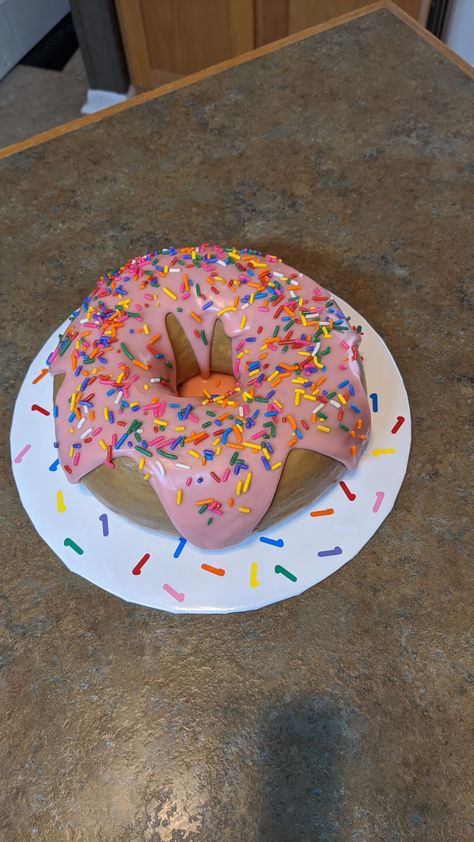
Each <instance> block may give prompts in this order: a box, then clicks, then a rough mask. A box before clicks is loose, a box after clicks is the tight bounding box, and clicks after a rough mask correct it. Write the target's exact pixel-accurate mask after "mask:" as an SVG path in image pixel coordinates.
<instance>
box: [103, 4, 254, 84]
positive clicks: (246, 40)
mask: <svg viewBox="0 0 474 842" xmlns="http://www.w3.org/2000/svg"><path fill="white" fill-rule="evenodd" d="M116 6H117V11H118V15H119V20H120V28H121V31H122V37H123V40H124V45H125V51H126V54H127V61H128V65H129V70H130V76H131V79H132V82H133V83H134V84H135V85H136V86H137V87H141V88H152V87H155V86H156V85H159V84H162V83H163V82H165V81H169V80H171V79H174V78H176V77H178V76H182V75H184V74H187V73H194V72H195V71H196V70H201V69H202V68H204V67H209V66H210V65H212V64H217V63H218V62H220V61H224V60H225V59H228V58H231V57H232V56H236V55H239V54H240V53H244V52H247V50H252V49H253V48H254V46H255V40H254V9H253V6H254V4H253V0H116Z"/></svg>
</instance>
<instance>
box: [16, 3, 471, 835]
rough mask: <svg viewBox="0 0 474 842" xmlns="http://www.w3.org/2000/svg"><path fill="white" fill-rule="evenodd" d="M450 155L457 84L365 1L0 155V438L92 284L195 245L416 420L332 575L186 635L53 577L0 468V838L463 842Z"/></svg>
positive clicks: (466, 305)
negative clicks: (292, 315)
mask: <svg viewBox="0 0 474 842" xmlns="http://www.w3.org/2000/svg"><path fill="white" fill-rule="evenodd" d="M472 141H473V138H472V82H471V81H470V80H469V78H468V76H467V75H465V74H464V73H463V72H462V71H461V70H460V69H459V68H458V67H456V66H455V65H454V64H453V63H451V62H450V61H449V60H448V59H447V58H445V57H444V56H442V55H441V54H440V53H438V52H437V51H436V50H435V49H434V48H433V47H432V46H431V45H429V44H427V43H426V42H425V41H424V40H422V39H421V38H420V37H419V36H418V35H417V34H416V33H415V32H413V31H412V30H411V29H410V28H408V27H407V26H406V25H405V23H403V22H402V21H400V20H399V19H398V18H397V17H395V16H394V15H393V14H392V13H390V12H388V11H385V10H382V11H377V12H375V13H372V14H370V15H367V16H365V17H361V18H359V19H356V20H354V21H352V22H350V23H348V24H346V25H344V26H340V27H338V28H335V29H331V30H329V31H326V32H323V33H321V34H318V35H314V36H311V37H309V38H307V39H305V40H301V41H298V42H296V43H294V44H292V45H290V46H287V47H285V48H284V49H280V50H277V51H275V52H272V53H269V54H267V55H265V56H263V57H260V58H258V59H256V60H254V61H251V62H250V63H246V64H242V65H240V66H237V67H235V68H233V69H230V70H228V71H226V72H223V73H221V74H219V75H217V76H213V77H210V78H207V79H204V80H203V81H201V82H199V83H197V84H194V85H192V86H188V87H185V88H182V89H181V90H177V91H175V92H173V93H170V94H168V95H166V96H163V97H160V98H158V99H156V100H154V101H151V102H148V103H147V104H144V105H140V106H137V107H135V108H131V109H129V110H127V111H125V112H123V113H121V114H118V115H116V116H113V117H108V118H107V119H104V120H102V121H100V122H98V123H95V124H93V125H90V126H88V127H84V128H81V129H80V130H78V131H75V132H73V133H71V134H68V135H65V136H63V137H61V138H59V139H56V140H52V141H50V142H49V143H46V144H43V145H40V146H37V147H35V148H33V149H31V150H28V151H25V152H21V153H19V154H16V155H14V156H12V157H10V158H7V159H5V160H4V161H2V162H0V172H1V184H2V201H1V210H0V216H1V231H2V235H1V237H2V248H1V258H0V259H1V263H2V278H3V280H2V292H3V309H2V312H3V314H4V320H3V329H2V334H3V336H2V340H3V341H2V367H1V379H2V390H3V391H2V425H3V426H2V430H3V438H4V441H7V440H8V432H9V427H10V422H11V410H12V404H13V401H14V398H15V395H16V393H17V391H18V389H19V386H20V384H21V382H22V379H23V377H24V375H25V372H26V369H27V367H28V365H29V362H30V360H31V358H32V356H33V355H34V354H35V353H36V351H37V350H38V349H39V348H40V347H41V345H42V343H43V342H44V341H45V340H46V338H47V337H48V336H49V335H50V334H51V333H52V332H53V330H54V329H55V328H56V327H57V326H58V325H59V324H60V323H61V322H62V320H63V319H64V317H65V315H66V314H68V313H69V312H70V311H71V309H72V307H73V306H75V305H76V303H77V302H78V301H79V300H80V299H81V297H82V296H83V294H85V293H86V292H88V291H89V289H90V287H91V285H92V282H93V281H95V278H96V277H97V275H98V274H99V273H100V272H102V271H103V270H106V269H109V268H111V267H114V266H116V265H117V264H120V263H121V262H123V261H124V259H125V258H127V257H128V256H130V255H132V254H138V253H143V252H145V251H147V250H148V249H151V248H153V247H156V246H157V245H167V244H180V245H183V244H188V243H190V242H201V241H203V240H210V239H211V240H216V241H220V242H223V243H229V244H236V245H247V244H248V245H252V246H254V247H257V248H261V249H263V250H264V251H266V252H271V253H278V254H279V255H281V256H282V257H285V258H286V260H287V261H288V262H289V263H290V264H292V265H294V266H297V267H298V268H300V269H302V270H303V271H305V272H307V273H308V274H310V275H312V276H313V277H314V276H316V277H318V278H320V279H321V281H322V283H323V284H324V285H327V286H329V287H330V288H334V290H335V291H337V292H338V293H339V294H340V295H341V297H342V298H344V299H346V300H348V301H350V302H351V303H352V304H353V306H354V307H355V308H356V309H357V310H359V312H362V313H363V314H364V316H365V317H366V318H367V319H368V320H369V322H370V323H371V324H372V325H373V326H374V327H375V329H376V330H377V331H378V332H379V333H380V334H381V335H382V336H383V337H384V339H385V340H386V342H387V344H388V346H389V348H390V349H391V351H392V353H393V354H394V356H395V359H396V361H397V363H398V366H399V368H400V370H401V372H402V375H403V377H404V379H405V383H406V387H407V390H408V393H409V398H410V401H411V408H412V413H413V428H414V433H413V447H412V454H411V459H410V463H409V468H408V474H407V476H406V480H405V483H404V485H403V487H402V490H401V493H400V496H399V498H398V501H397V504H396V506H395V509H394V511H393V512H392V514H391V515H390V516H389V518H388V519H387V520H386V521H385V522H384V524H383V526H382V527H381V529H380V530H379V531H378V533H377V534H376V535H375V536H374V538H373V539H372V540H371V541H370V543H369V544H368V545H367V546H366V547H365V548H364V549H363V551H362V552H361V553H360V554H359V555H358V556H357V558H356V559H354V560H353V561H352V562H351V563H350V564H348V565H347V566H346V567H344V568H342V569H341V570H340V571H339V572H338V573H336V574H335V575H333V576H331V577H330V578H329V579H327V580H326V581H324V582H323V583H322V584H320V585H319V586H318V587H315V588H313V589H312V590H310V591H308V592H306V593H305V594H303V595H302V596H300V597H297V598H295V599H292V600H290V601H288V602H284V603H280V604H278V605H275V606H272V607H269V608H267V609H263V610H260V611H258V612H255V613H250V614H237V615H230V616H214V617H212V616H211V617H199V616H171V615H166V614H163V613H159V612H156V611H153V610H149V609H145V608H141V607H137V606H134V605H129V604H125V603H123V602H121V601H120V600H118V599H116V598H114V597H113V596H110V595H109V594H107V593H104V592H102V591H100V590H99V589H98V588H96V587H94V586H93V585H91V584H89V583H88V582H86V581H84V580H82V579H80V578H79V577H78V576H75V575H73V574H72V573H70V572H69V571H68V570H67V569H66V568H65V567H64V566H63V565H62V563H61V562H60V561H59V560H58V559H57V558H56V557H55V556H54V555H53V553H52V552H51V550H50V549H49V548H48V547H47V546H46V545H45V544H44V543H43V542H42V540H41V539H40V538H39V537H38V535H37V534H36V532H35V530H34V528H33V527H32V525H31V523H30V522H29V520H28V517H27V515H26V514H25V512H24V511H23V509H22V507H21V504H20V502H19V499H18V495H17V492H16V490H15V487H14V483H13V480H12V478H11V471H10V467H9V455H8V452H7V448H4V450H3V453H2V460H3V477H6V481H5V480H4V481H3V482H2V484H1V492H0V493H1V500H2V510H3V523H2V530H1V532H0V540H1V544H2V555H1V558H2V591H3V593H2V613H1V625H2V634H3V645H2V657H3V671H2V679H1V686H0V694H1V710H2V725H3V727H2V738H1V751H2V755H3V759H2V761H1V765H2V768H3V771H4V776H3V777H4V779H3V787H2V789H3V793H2V798H3V807H2V809H1V810H0V814H1V818H0V839H1V840H2V842H3V840H6V842H16V840H21V842H23V840H26V839H41V840H47V842H55V840H65V839H68V840H74V841H75V840H81V841H82V840H84V842H96V840H114V842H136V840H137V842H138V840H146V842H171V840H173V842H174V841H175V840H176V842H177V840H183V842H214V840H216V842H221V840H226V841H227V840H230V842H234V840H235V842H242V840H245V842H254V840H255V842H267V840H268V842H280V840H281V842H290V840H295V841H296V842H303V841H304V840H311V842H313V840H323V842H326V840H328V842H330V840H347V841H348V842H356V840H357V842H363V840H368V841H370V840H387V842H393V840H411V839H413V840H427V842H428V841H429V842H435V841H436V840H456V842H461V840H467V839H468V838H472V835H471V834H472V825H470V824H469V823H468V804H469V800H470V799H469V792H468V790H469V783H468V782H469V759H470V758H469V754H470V749H469V734H468V729H467V723H466V720H467V718H468V709H469V708H468V701H467V700H468V694H467V689H468V667H469V660H468V658H469V655H468V640H467V638H468V631H469V606H470V603H471V601H472V600H470V598H469V578H468V571H467V563H468V559H469V548H468V546H467V541H468V501H469V497H468V494H469V486H470V484H471V482H472V468H471V469H470V470H468V459H469V452H468V448H469V443H470V436H469V434H468V427H467V414H468V413H467V410H468V398H469V395H470V388H471V386H472V369H470V364H469V351H470V343H469V329H470V327H471V321H470V319H471V318H472V315H471V314H472V307H473V304H472V299H471V298H470V294H471V293H472V268H473V253H472V213H471V212H472V192H469V191H470V185H469V181H468V172H469V166H470V165H471V173H472V150H473V144H472ZM471 186H472V185H471ZM470 370H471V374H470ZM471 556H472V547H471Z"/></svg>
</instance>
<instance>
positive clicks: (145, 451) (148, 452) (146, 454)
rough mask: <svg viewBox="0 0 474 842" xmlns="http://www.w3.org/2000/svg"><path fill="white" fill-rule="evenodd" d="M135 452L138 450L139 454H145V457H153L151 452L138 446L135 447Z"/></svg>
mask: <svg viewBox="0 0 474 842" xmlns="http://www.w3.org/2000/svg"><path fill="white" fill-rule="evenodd" d="M135 450H138V452H139V453H143V455H144V456H153V453H152V452H151V450H147V449H146V447H140V446H139V445H138V444H136V445H135Z"/></svg>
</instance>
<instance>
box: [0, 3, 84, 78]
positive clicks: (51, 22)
mask: <svg viewBox="0 0 474 842" xmlns="http://www.w3.org/2000/svg"><path fill="white" fill-rule="evenodd" d="M68 11H69V2H68V0H0V79H3V77H4V76H5V74H6V73H8V71H9V70H11V68H12V67H14V66H15V64H17V63H18V62H19V61H20V59H21V58H23V56H24V55H25V54H26V53H27V52H28V51H29V50H31V48H32V47H34V46H35V44H37V43H38V41H41V39H42V38H43V37H44V36H45V35H46V33H47V32H49V30H50V29H52V28H53V26H56V24H57V23H58V21H60V20H61V18H63V17H64V15H67V13H68Z"/></svg>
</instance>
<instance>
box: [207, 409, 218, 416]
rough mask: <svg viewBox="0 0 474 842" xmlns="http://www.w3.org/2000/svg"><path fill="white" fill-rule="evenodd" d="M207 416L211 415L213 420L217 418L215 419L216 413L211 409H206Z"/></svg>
mask: <svg viewBox="0 0 474 842" xmlns="http://www.w3.org/2000/svg"><path fill="white" fill-rule="evenodd" d="M206 415H210V417H211V418H215V417H216V413H215V412H212V410H211V409H206Z"/></svg>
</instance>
